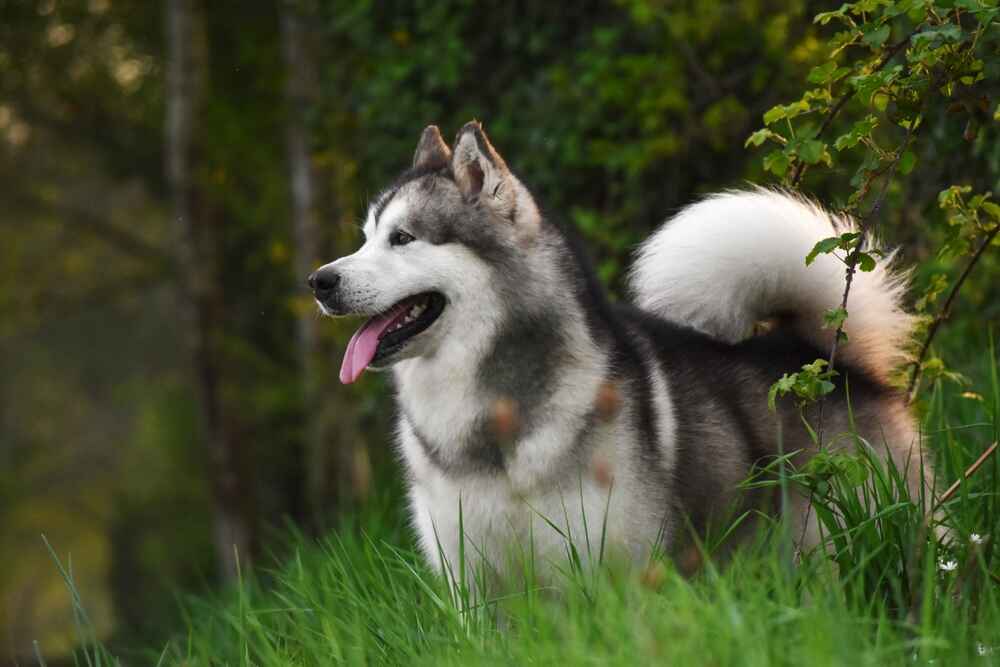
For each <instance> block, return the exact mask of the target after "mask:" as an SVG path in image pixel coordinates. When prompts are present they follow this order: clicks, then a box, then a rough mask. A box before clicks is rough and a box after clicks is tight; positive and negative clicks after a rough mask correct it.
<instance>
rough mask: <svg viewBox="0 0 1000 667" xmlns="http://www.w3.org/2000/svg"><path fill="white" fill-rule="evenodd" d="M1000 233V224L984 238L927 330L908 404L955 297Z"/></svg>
mask: <svg viewBox="0 0 1000 667" xmlns="http://www.w3.org/2000/svg"><path fill="white" fill-rule="evenodd" d="M998 232H1000V224H998V225H996V226H995V227H993V229H991V230H990V231H989V232H988V233H987V234H986V236H985V237H984V238H983V242H982V243H981V244H980V245H979V248H977V249H976V252H975V254H973V255H972V258H971V259H970V260H969V262H968V264H966V265H965V269H964V270H963V271H962V274H961V275H960V276H959V277H958V280H956V281H955V284H954V285H953V286H952V288H951V291H950V292H949V293H948V298H947V299H945V301H944V304H943V305H942V306H941V309H940V310H939V311H938V313H937V315H935V316H934V320H933V321H932V322H931V325H930V327H929V328H928V329H927V336H926V337H925V338H924V342H923V344H922V345H921V346H920V353H919V354H918V355H917V358H916V359H914V360H913V362H912V368H911V370H910V382H909V385H907V387H906V394H907V399H906V402H907V403H912V402H913V399H915V398H916V396H917V390H918V389H919V388H920V373H921V369H922V367H923V364H924V358H925V357H926V356H927V352H928V351H929V350H930V347H931V341H933V340H934V335H935V334H937V331H938V328H939V327H940V326H941V324H942V323H943V322H944V321H945V320H946V319H948V318H949V317H950V316H951V306H952V303H953V302H954V301H955V297H956V296H957V295H958V292H959V290H961V289H962V285H963V284H965V279H966V278H968V277H969V274H970V273H972V269H973V268H975V266H976V264H977V263H978V262H979V259H980V258H981V257H982V256H983V254H984V253H985V252H986V249H987V248H989V247H990V244H991V243H993V239H995V238H996V236H997V233H998Z"/></svg>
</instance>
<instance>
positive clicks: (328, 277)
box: [307, 268, 340, 296]
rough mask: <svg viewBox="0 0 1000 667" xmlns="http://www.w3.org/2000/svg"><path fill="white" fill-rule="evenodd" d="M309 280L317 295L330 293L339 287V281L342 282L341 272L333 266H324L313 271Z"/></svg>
mask: <svg viewBox="0 0 1000 667" xmlns="http://www.w3.org/2000/svg"><path fill="white" fill-rule="evenodd" d="M307 282H308V283H309V287H310V288H311V289H312V291H313V292H315V293H316V295H317V296H319V295H320V294H329V293H330V292H332V291H333V290H335V289H337V283H339V282H340V274H339V273H337V272H336V271H334V270H333V269H331V268H323V269H320V270H319V271H315V272H313V273H312V274H311V275H310V276H309V279H308V281H307Z"/></svg>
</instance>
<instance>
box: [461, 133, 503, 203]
mask: <svg viewBox="0 0 1000 667" xmlns="http://www.w3.org/2000/svg"><path fill="white" fill-rule="evenodd" d="M451 168H452V171H454V172H455V181H456V182H457V183H458V187H459V189H460V190H461V191H462V194H463V195H465V196H466V197H467V198H473V197H477V196H479V195H480V194H482V193H483V191H484V190H485V191H486V195H488V196H492V195H494V194H499V191H498V190H497V188H501V189H502V188H503V187H504V183H505V181H506V180H507V179H508V177H509V176H510V170H508V169H507V164H506V163H505V162H504V161H503V158H502V157H500V154H499V153H497V152H496V149H494V148H493V144H491V143H490V140H489V139H488V138H487V137H486V133H485V132H483V126H482V125H481V124H480V123H479V121H476V120H474V121H471V122H468V123H466V124H465V125H464V126H463V127H462V129H461V130H459V131H458V135H457V136H456V137H455V151H454V155H453V156H452V159H451Z"/></svg>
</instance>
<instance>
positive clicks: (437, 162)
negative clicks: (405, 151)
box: [413, 125, 451, 168]
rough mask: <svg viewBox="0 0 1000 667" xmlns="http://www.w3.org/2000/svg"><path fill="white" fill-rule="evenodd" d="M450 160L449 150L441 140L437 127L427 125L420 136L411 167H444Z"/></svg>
mask: <svg viewBox="0 0 1000 667" xmlns="http://www.w3.org/2000/svg"><path fill="white" fill-rule="evenodd" d="M450 160H451V149H449V148H448V144H446V143H444V139H442V138H441V130H439V129H438V127H437V125H428V126H427V127H425V128H424V131H423V133H422V134H421V135H420V141H419V142H418V143H417V150H416V152H415V153H414V154H413V167H414V168H419V167H444V166H446V165H447V164H448V162H449V161H450Z"/></svg>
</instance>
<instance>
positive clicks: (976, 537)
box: [969, 533, 988, 544]
mask: <svg viewBox="0 0 1000 667" xmlns="http://www.w3.org/2000/svg"><path fill="white" fill-rule="evenodd" d="M987 537H988V536H987V535H980V534H979V533H973V534H971V535H969V539H970V540H972V543H973V544H982V543H983V542H985V541H986V538H987Z"/></svg>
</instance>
